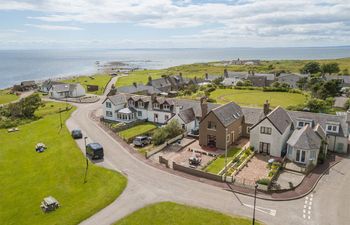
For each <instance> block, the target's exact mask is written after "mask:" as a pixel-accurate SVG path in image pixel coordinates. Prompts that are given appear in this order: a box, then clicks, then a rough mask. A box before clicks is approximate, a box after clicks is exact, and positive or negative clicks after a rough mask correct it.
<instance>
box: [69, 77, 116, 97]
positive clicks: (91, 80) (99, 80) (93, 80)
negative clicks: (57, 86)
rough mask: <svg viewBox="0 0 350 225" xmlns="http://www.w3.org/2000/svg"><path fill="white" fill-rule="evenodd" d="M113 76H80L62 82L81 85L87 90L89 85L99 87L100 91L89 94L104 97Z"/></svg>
mask: <svg viewBox="0 0 350 225" xmlns="http://www.w3.org/2000/svg"><path fill="white" fill-rule="evenodd" d="M110 79H111V76H110V75H108V74H97V75H94V76H78V77H74V78H71V79H66V80H62V82H65V83H80V84H81V85H83V86H84V87H85V90H87V85H98V91H93V92H88V93H90V94H96V95H102V94H103V92H104V89H105V86H106V85H107V83H108V82H109V81H110Z"/></svg>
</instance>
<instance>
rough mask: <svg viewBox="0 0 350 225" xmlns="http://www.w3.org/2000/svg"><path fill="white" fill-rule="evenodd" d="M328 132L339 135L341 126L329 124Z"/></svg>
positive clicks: (327, 126)
mask: <svg viewBox="0 0 350 225" xmlns="http://www.w3.org/2000/svg"><path fill="white" fill-rule="evenodd" d="M326 131H327V132H332V133H338V132H339V125H335V124H327V125H326Z"/></svg>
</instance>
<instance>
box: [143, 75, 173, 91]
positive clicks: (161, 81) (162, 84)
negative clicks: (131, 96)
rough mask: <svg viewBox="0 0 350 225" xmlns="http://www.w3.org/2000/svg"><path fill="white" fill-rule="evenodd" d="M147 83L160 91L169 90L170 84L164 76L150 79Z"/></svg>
mask: <svg viewBox="0 0 350 225" xmlns="http://www.w3.org/2000/svg"><path fill="white" fill-rule="evenodd" d="M148 85H151V86H152V87H154V88H156V89H158V90H160V91H170V90H171V86H172V85H171V83H170V81H169V80H168V79H167V78H166V77H161V78H158V79H154V80H151V81H150V82H149V84H148Z"/></svg>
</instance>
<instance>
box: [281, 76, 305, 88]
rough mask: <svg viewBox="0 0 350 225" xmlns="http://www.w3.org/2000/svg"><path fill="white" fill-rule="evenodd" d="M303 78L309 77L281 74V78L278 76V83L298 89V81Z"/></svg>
mask: <svg viewBox="0 0 350 225" xmlns="http://www.w3.org/2000/svg"><path fill="white" fill-rule="evenodd" d="M303 77H307V75H304V74H295V73H281V74H280V75H279V76H277V78H276V81H278V82H279V83H286V84H288V85H289V87H291V88H297V87H298V85H297V84H298V81H299V80H300V79H301V78H303Z"/></svg>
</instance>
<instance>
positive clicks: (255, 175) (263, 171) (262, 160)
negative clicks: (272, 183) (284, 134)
mask: <svg viewBox="0 0 350 225" xmlns="http://www.w3.org/2000/svg"><path fill="white" fill-rule="evenodd" d="M269 159H270V157H269V156H265V155H262V154H256V155H254V156H253V158H251V160H250V161H249V162H248V163H247V165H246V166H245V167H243V168H242V170H241V171H239V172H238V173H237V174H236V178H237V180H239V181H244V180H245V181H249V182H250V183H253V184H254V183H255V181H257V180H259V179H261V178H264V177H267V176H268V173H269V169H268V168H267V164H268V163H267V161H268V160H269Z"/></svg>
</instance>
